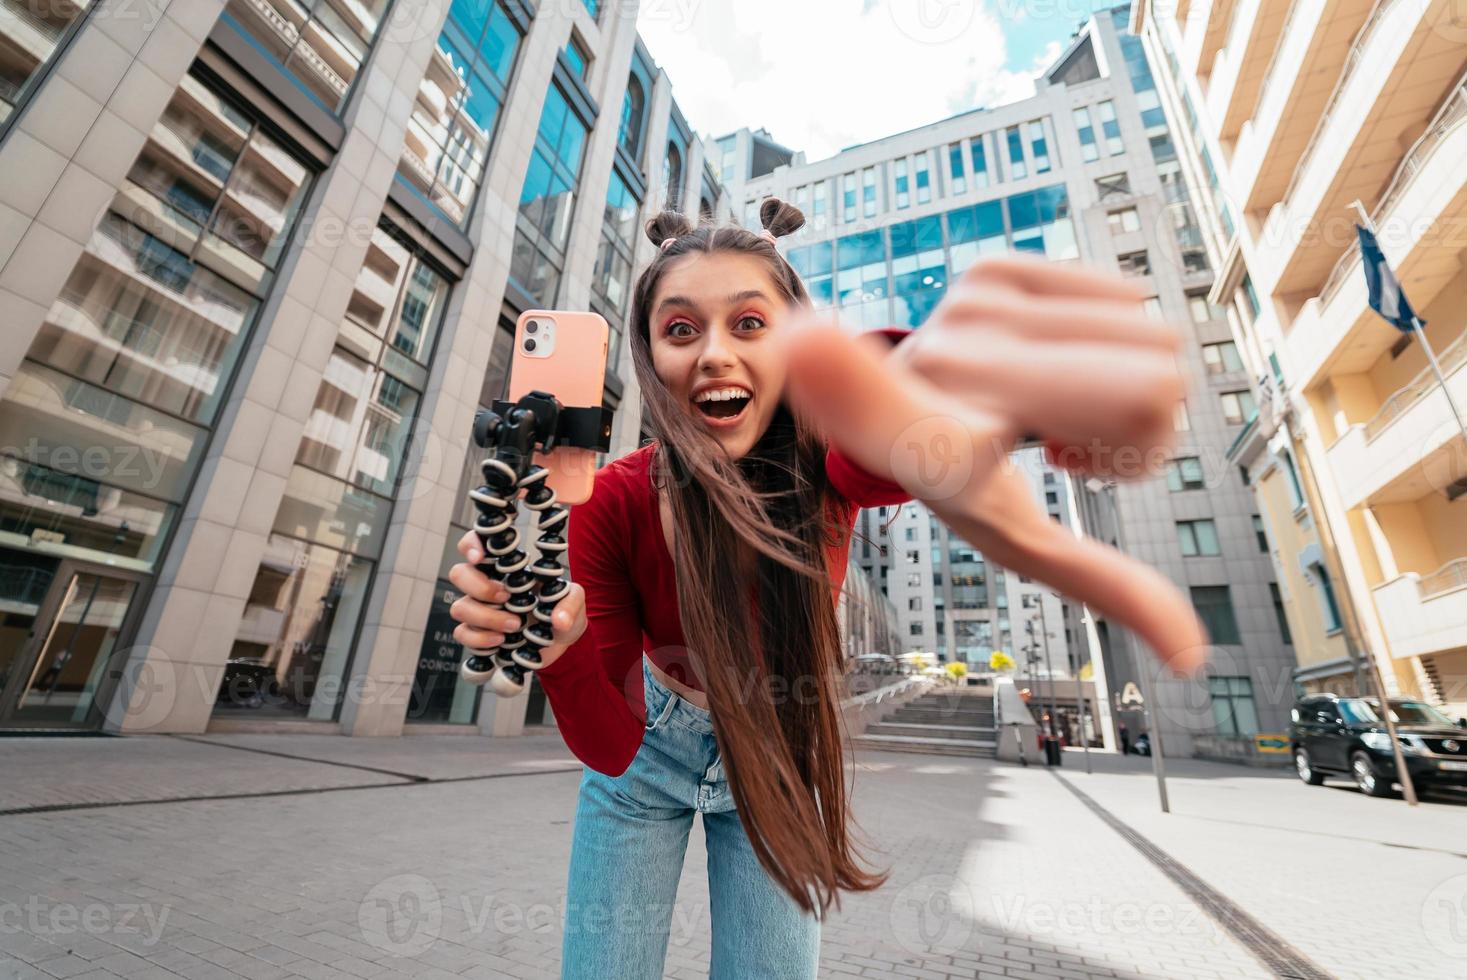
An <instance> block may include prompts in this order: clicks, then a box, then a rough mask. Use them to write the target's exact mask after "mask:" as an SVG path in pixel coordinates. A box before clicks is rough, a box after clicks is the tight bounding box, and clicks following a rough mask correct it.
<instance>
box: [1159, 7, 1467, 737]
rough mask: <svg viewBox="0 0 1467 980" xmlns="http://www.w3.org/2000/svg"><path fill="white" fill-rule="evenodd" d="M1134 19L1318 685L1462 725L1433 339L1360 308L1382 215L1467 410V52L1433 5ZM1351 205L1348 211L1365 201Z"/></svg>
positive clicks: (1450, 11) (1455, 539) (1464, 550)
mask: <svg viewBox="0 0 1467 980" xmlns="http://www.w3.org/2000/svg"><path fill="white" fill-rule="evenodd" d="M1174 8H1175V9H1172V8H1166V7H1165V5H1156V4H1151V3H1140V4H1138V5H1137V8H1136V16H1135V21H1134V23H1135V27H1136V29H1137V30H1138V31H1139V32H1140V33H1141V34H1142V35H1143V37H1144V38H1145V42H1146V44H1147V45H1148V46H1149V47H1150V50H1151V51H1152V54H1153V56H1154V61H1155V63H1157V64H1158V65H1165V70H1164V71H1163V72H1162V74H1163V76H1164V78H1163V81H1164V84H1163V86H1162V87H1163V89H1164V91H1165V95H1166V98H1167V101H1168V104H1169V108H1170V110H1171V111H1172V112H1173V114H1174V117H1175V118H1178V119H1183V120H1186V127H1185V128H1186V130H1187V132H1186V133H1185V134H1184V136H1185V150H1186V152H1185V153H1184V154H1183V155H1184V157H1185V158H1186V160H1187V163H1188V165H1189V166H1190V167H1191V168H1192V169H1193V170H1195V171H1197V172H1198V173H1199V176H1200V177H1201V179H1203V180H1205V181H1206V182H1207V184H1208V185H1209V186H1210V187H1211V193H1210V194H1209V195H1207V198H1206V199H1205V200H1204V202H1203V205H1204V207H1203V211H1204V222H1203V223H1204V226H1205V227H1206V228H1207V230H1208V231H1209V233H1210V234H1209V238H1210V241H1211V245H1210V249H1211V251H1212V252H1213V253H1214V254H1215V255H1219V256H1221V257H1222V260H1221V265H1220V273H1219V276H1218V280H1217V283H1216V286H1215V288H1214V290H1213V293H1212V296H1211V299H1212V301H1213V302H1215V303H1218V304H1219V305H1222V306H1224V307H1225V308H1226V309H1227V310H1228V312H1229V318H1230V321H1231V324H1232V327H1233V332H1234V334H1235V336H1236V337H1237V339H1238V342H1239V348H1240V352H1241V354H1242V357H1243V359H1244V360H1245V362H1246V364H1247V366H1248V368H1249V372H1248V373H1249V374H1250V376H1251V377H1252V378H1253V379H1254V390H1255V392H1256V400H1257V401H1258V402H1259V403H1260V406H1261V407H1260V409H1259V411H1258V413H1257V417H1256V418H1254V419H1253V420H1252V421H1251V422H1250V423H1249V424H1248V426H1247V427H1246V428H1245V429H1244V430H1243V432H1242V433H1241V434H1240V435H1239V437H1238V439H1237V441H1236V442H1235V444H1234V446H1233V448H1232V450H1231V451H1230V459H1231V461H1232V462H1234V463H1235V464H1237V465H1238V466H1240V467H1241V468H1242V469H1243V471H1244V472H1245V473H1246V475H1247V478H1248V479H1249V481H1250V483H1251V485H1252V487H1253V489H1254V492H1255V494H1256V496H1257V499H1258V502H1259V509H1260V511H1261V512H1262V513H1263V515H1264V516H1265V519H1266V524H1267V527H1268V531H1269V536H1270V538H1271V539H1272V541H1273V545H1274V549H1273V550H1274V556H1275V565H1276V568H1277V571H1278V582H1279V585H1280V589H1281V595H1280V597H1279V598H1280V600H1281V601H1282V603H1283V605H1284V608H1285V610H1286V612H1287V615H1288V622H1289V625H1290V629H1291V631H1292V632H1293V634H1294V641H1295V646H1296V649H1297V650H1298V653H1299V670H1298V673H1297V675H1296V679H1297V681H1298V683H1299V685H1300V686H1301V687H1302V688H1305V689H1308V690H1325V691H1335V692H1338V693H1343V694H1351V693H1364V694H1374V693H1376V692H1375V686H1374V684H1373V683H1372V680H1371V676H1370V675H1371V671H1370V670H1369V665H1370V662H1371V660H1370V659H1369V658H1373V660H1374V663H1375V664H1377V665H1378V666H1379V670H1380V674H1381V677H1382V680H1383V682H1384V685H1385V687H1386V689H1387V691H1388V693H1390V694H1392V695H1397V694H1399V695H1403V696H1411V697H1420V698H1424V699H1426V700H1428V701H1430V702H1432V703H1434V704H1436V705H1438V706H1440V707H1442V708H1444V709H1445V710H1447V711H1448V713H1449V714H1450V715H1451V716H1452V717H1457V716H1460V715H1464V714H1467V587H1464V586H1467V501H1464V499H1463V498H1464V495H1467V439H1464V436H1463V433H1462V429H1461V427H1460V426H1461V423H1460V421H1459V420H1458V419H1455V418H1453V415H1452V411H1451V408H1450V406H1449V405H1448V401H1447V398H1446V397H1445V396H1444V394H1443V393H1442V391H1441V390H1440V387H1439V386H1438V384H1437V382H1436V379H1435V375H1434V373H1433V372H1432V371H1431V369H1430V366H1429V364H1428V359H1427V356H1426V353H1425V351H1424V350H1423V348H1422V345H1421V343H1420V342H1419V340H1418V339H1417V338H1416V337H1414V336H1412V335H1410V334H1405V333H1402V332H1399V331H1398V330H1396V329H1395V328H1394V327H1392V326H1390V325H1389V324H1387V323H1386V322H1385V321H1384V320H1382V319H1381V318H1380V317H1378V316H1377V315H1376V314H1375V313H1374V312H1373V311H1372V310H1371V309H1370V308H1369V305H1368V293H1367V288H1366V282H1365V277H1364V271H1363V268H1362V265H1361V260H1360V252H1359V247H1358V241H1357V237H1356V231H1355V222H1357V221H1360V220H1364V219H1363V218H1362V214H1363V215H1365V216H1368V218H1369V221H1370V223H1371V224H1372V225H1373V226H1374V227H1375V229H1376V231H1377V234H1378V236H1379V240H1380V243H1381V246H1382V249H1383V251H1384V253H1385V255H1386V258H1387V259H1388V261H1389V262H1390V263H1391V265H1392V267H1393V268H1394V269H1395V270H1396V272H1397V274H1398V276H1399V278H1400V279H1401V282H1402V284H1403V286H1404V288H1405V291H1406V293H1407V295H1408V296H1409V298H1410V299H1411V301H1412V303H1413V305H1414V307H1415V309H1416V311H1417V313H1418V314H1419V315H1420V316H1421V318H1422V319H1423V320H1424V321H1425V323H1426V324H1427V327H1426V333H1427V336H1428V339H1429V341H1430V343H1431V345H1432V347H1433V349H1434V351H1435V352H1436V355H1437V358H1438V360H1439V362H1440V366H1441V369H1442V372H1443V374H1444V375H1445V376H1446V380H1447V385H1448V386H1449V389H1450V390H1451V391H1452V393H1453V396H1454V398H1455V400H1456V402H1457V404H1458V406H1459V407H1460V406H1463V405H1467V368H1464V364H1467V316H1464V315H1463V312H1462V311H1463V309H1464V299H1467V264H1464V258H1467V241H1464V239H1463V236H1462V235H1461V233H1460V229H1461V227H1462V224H1463V217H1464V214H1467V174H1464V171H1463V169H1462V166H1461V161H1462V158H1463V152H1464V151H1467V74H1464V73H1467V44H1464V41H1467V36H1464V34H1463V29H1462V23H1461V11H1460V9H1457V8H1456V6H1455V5H1453V4H1451V3H1447V2H1433V0H1395V2H1392V0H1385V2H1381V3H1369V2H1352V0H1328V2H1326V0H1296V2H1293V3H1279V4H1258V3H1247V2H1227V3H1221V2H1214V3H1211V4H1208V3H1197V2H1192V3H1186V2H1184V3H1180V4H1176V5H1174ZM1357 202H1358V205H1359V207H1358V209H1357V208H1356V207H1355V205H1356V204H1357Z"/></svg>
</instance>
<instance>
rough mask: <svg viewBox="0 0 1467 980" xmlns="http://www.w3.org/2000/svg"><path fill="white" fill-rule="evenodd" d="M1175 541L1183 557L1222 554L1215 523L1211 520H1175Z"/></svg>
mask: <svg viewBox="0 0 1467 980" xmlns="http://www.w3.org/2000/svg"><path fill="white" fill-rule="evenodd" d="M1177 543H1178V544H1179V545H1180V546H1181V549H1182V556H1183V557H1184V558H1198V557H1208V556H1215V555H1220V554H1222V547H1221V546H1220V545H1219V544H1218V541H1217V525H1216V524H1215V523H1213V522H1212V521H1211V520H1199V521H1177Z"/></svg>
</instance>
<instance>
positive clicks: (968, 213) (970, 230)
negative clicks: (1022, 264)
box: [944, 201, 1009, 273]
mask: <svg viewBox="0 0 1467 980" xmlns="http://www.w3.org/2000/svg"><path fill="white" fill-rule="evenodd" d="M944 218H945V220H946V221H947V236H948V242H949V243H950V246H951V248H950V251H951V254H952V267H953V272H955V273H959V272H962V271H963V270H964V269H966V268H967V267H968V266H970V265H972V264H973V262H974V261H975V260H977V259H978V257H979V256H982V255H1002V254H1003V253H1004V252H1006V251H1008V247H1009V246H1008V235H1007V233H1006V232H1005V231H1004V220H1003V202H1002V201H984V202H983V203H982V204H975V205H973V206H972V207H967V208H959V209H958V210H956V211H949V212H948V213H947V214H946V215H945V216H944Z"/></svg>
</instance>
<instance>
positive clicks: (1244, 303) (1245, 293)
mask: <svg viewBox="0 0 1467 980" xmlns="http://www.w3.org/2000/svg"><path fill="white" fill-rule="evenodd" d="M1238 296H1239V299H1240V302H1239V304H1238V305H1239V307H1240V308H1242V309H1246V310H1247V311H1248V323H1249V325H1250V326H1251V325H1252V324H1253V323H1254V322H1255V321H1256V320H1257V319H1258V317H1259V315H1260V314H1261V313H1262V312H1263V307H1262V305H1260V304H1259V302H1258V291H1257V290H1256V289H1254V288H1253V277H1252V276H1251V275H1249V274H1248V273H1246V272H1245V273H1243V284H1242V285H1241V286H1239V287H1238Z"/></svg>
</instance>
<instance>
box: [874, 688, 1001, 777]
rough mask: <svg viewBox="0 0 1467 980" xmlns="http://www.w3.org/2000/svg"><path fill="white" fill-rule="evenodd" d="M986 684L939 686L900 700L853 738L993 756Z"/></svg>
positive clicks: (889, 748)
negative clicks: (917, 695)
mask: <svg viewBox="0 0 1467 980" xmlns="http://www.w3.org/2000/svg"><path fill="white" fill-rule="evenodd" d="M997 739H998V736H997V730H996V727H995V724H994V719H993V693H992V690H991V689H990V688H986V687H985V688H962V687H959V688H943V689H940V690H935V691H929V692H927V693H926V694H923V695H922V696H921V697H918V698H916V699H914V700H912V701H908V702H907V703H906V704H903V705H900V706H899V707H897V709H896V710H895V711H893V712H891V713H890V714H888V715H886V716H884V717H883V718H882V719H881V721H879V722H876V723H874V724H872V725H869V726H867V728H866V731H865V733H864V734H861V735H857V736H856V737H855V738H854V739H852V741H853V742H854V744H855V745H856V746H857V747H858V748H863V749H876V750H879V751H885V752H921V753H924V754H928V755H966V756H976V757H980V758H986V759H992V758H993V757H994V755H995V753H996V751H997V749H998V744H997Z"/></svg>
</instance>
